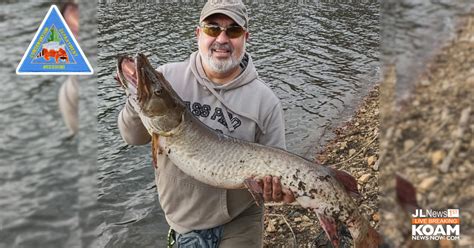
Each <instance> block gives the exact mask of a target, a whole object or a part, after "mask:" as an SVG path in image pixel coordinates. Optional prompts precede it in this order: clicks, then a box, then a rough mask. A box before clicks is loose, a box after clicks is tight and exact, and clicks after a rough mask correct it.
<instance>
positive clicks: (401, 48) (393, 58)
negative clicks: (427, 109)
mask: <svg viewBox="0 0 474 248" xmlns="http://www.w3.org/2000/svg"><path fill="white" fill-rule="evenodd" d="M473 8H474V2H473V1H472V0H458V1H449V0H430V1H426V0H403V1H399V0H389V1H385V2H384V5H383V7H382V10H383V15H382V20H383V26H384V29H383V30H382V32H383V43H382V51H383V57H382V58H383V60H384V63H385V64H394V65H395V66H396V76H397V83H396V99H397V101H398V102H400V101H403V100H405V99H407V98H408V97H409V96H410V92H411V90H412V89H413V87H414V83H415V80H416V79H417V76H418V75H419V74H420V73H421V72H422V71H423V70H424V69H425V65H426V63H427V61H429V60H430V59H431V58H432V57H433V56H434V55H435V53H436V52H437V51H438V50H439V48H440V47H441V46H442V45H443V44H445V43H446V42H447V41H448V40H450V39H452V38H453V36H454V31H455V28H456V26H457V22H458V19H459V17H460V16H462V15H464V14H466V13H468V12H470V11H471V12H472V11H473Z"/></svg>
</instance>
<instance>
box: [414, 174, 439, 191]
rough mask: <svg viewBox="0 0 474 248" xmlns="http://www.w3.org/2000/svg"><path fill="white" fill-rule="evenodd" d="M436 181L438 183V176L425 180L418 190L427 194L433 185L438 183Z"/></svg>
mask: <svg viewBox="0 0 474 248" xmlns="http://www.w3.org/2000/svg"><path fill="white" fill-rule="evenodd" d="M436 181H438V176H432V177H428V178H425V179H423V181H421V183H420V184H419V185H418V189H419V190H420V191H421V192H427V191H429V190H430V189H431V187H433V185H434V184H435V183H436Z"/></svg>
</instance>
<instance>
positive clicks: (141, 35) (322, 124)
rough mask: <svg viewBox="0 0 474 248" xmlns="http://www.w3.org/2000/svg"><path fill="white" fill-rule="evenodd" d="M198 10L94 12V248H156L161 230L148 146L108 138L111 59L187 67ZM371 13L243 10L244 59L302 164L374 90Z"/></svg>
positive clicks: (360, 9) (373, 9) (116, 101)
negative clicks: (277, 102) (263, 85)
mask: <svg viewBox="0 0 474 248" xmlns="http://www.w3.org/2000/svg"><path fill="white" fill-rule="evenodd" d="M201 5H202V4H195V3H192V2H191V3H188V4H186V5H184V4H178V3H166V4H162V5H158V4H120V3H117V4H99V11H98V18H99V19H98V23H99V27H98V28H99V43H98V46H99V67H98V68H97V73H98V77H99V86H98V87H99V93H98V94H99V95H98V96H99V104H98V130H99V136H98V139H99V152H98V154H99V155H98V157H99V160H98V161H99V166H98V167H99V172H98V173H99V191H100V196H99V202H100V203H101V207H103V208H104V212H103V218H104V219H105V220H106V221H105V222H104V223H103V229H102V235H101V236H100V237H99V240H100V241H99V242H98V243H100V244H103V245H104V246H105V247H138V246H140V247H162V246H164V245H165V240H164V239H165V236H166V232H167V230H168V226H167V225H166V222H165V221H164V216H163V213H162V211H161V210H160V208H159V203H158V201H157V196H156V188H155V187H154V181H153V179H154V174H153V168H152V165H151V158H150V147H149V145H147V146H143V147H134V146H128V145H126V144H125V143H124V142H123V140H122V138H121V137H120V134H119V132H118V129H117V124H116V120H117V116H118V113H119V111H120V109H121V108H122V106H123V104H124V101H125V97H124V93H123V92H122V91H121V90H119V88H118V86H117V83H116V82H115V80H114V78H113V75H114V71H115V64H116V56H117V54H124V53H125V54H134V53H136V52H143V53H145V54H146V55H148V56H149V57H150V60H151V62H152V64H154V66H158V65H159V64H163V63H168V62H174V61H182V60H185V59H187V58H188V57H189V54H190V53H192V52H193V51H195V50H197V46H196V40H195V37H194V30H195V27H196V26H197V24H198V23H197V20H198V19H199V12H200V11H199V10H200V8H201ZM379 7H380V6H379V5H378V4H365V5H360V4H359V5H324V4H313V5H297V4H293V3H281V4H277V5H271V4H253V5H250V6H249V15H250V17H251V20H250V40H249V43H248V51H249V52H250V54H251V55H252V57H253V59H254V62H255V65H256V67H257V71H258V72H259V75H260V77H261V78H262V79H263V80H264V81H265V82H267V84H268V85H269V86H270V87H271V88H272V89H273V90H274V92H275V93H276V94H277V96H278V97H279V98H280V99H281V101H282V104H283V107H284V111H285V119H286V127H287V129H286V138H287V146H288V149H289V150H290V151H292V152H295V153H297V154H300V155H303V156H306V157H308V158H309V159H312V158H313V157H312V156H314V151H315V150H316V149H317V148H319V146H320V145H322V144H323V143H324V142H325V141H324V140H325V138H327V137H329V136H327V134H328V133H330V129H331V128H333V127H335V126H337V125H338V124H339V123H340V122H341V121H343V120H347V118H348V117H349V116H350V115H351V114H352V111H353V110H354V107H355V106H356V104H357V103H358V102H359V101H360V99H361V98H362V97H363V96H364V95H365V94H366V93H367V91H368V89H370V88H371V87H372V86H373V85H374V84H375V82H376V81H377V80H378V77H379V67H380V64H379V61H378V57H379V35H378V33H379V22H378V19H379ZM282 16H284V18H282Z"/></svg>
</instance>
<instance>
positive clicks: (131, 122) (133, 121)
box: [117, 97, 151, 145]
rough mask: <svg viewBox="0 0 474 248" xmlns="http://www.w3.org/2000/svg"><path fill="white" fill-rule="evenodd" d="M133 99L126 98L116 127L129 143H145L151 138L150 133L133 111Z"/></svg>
mask: <svg viewBox="0 0 474 248" xmlns="http://www.w3.org/2000/svg"><path fill="white" fill-rule="evenodd" d="M133 101H134V100H133V99H131V97H128V98H127V102H126V103H125V105H124V107H123V109H122V111H120V114H119V116H118V120H117V121H118V128H119V130H120V135H122V138H123V140H124V141H125V142H126V143H127V144H129V145H145V144H147V143H148V142H150V140H151V136H150V134H148V131H147V130H146V128H145V126H143V123H142V120H141V119H140V117H139V116H138V113H137V112H136V111H135V109H134V107H133V105H134V104H135V105H136V103H133Z"/></svg>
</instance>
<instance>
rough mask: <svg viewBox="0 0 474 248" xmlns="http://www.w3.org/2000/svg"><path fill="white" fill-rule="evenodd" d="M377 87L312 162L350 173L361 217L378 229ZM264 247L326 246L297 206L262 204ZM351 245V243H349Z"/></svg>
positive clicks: (317, 228)
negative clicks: (354, 181) (354, 182)
mask: <svg viewBox="0 0 474 248" xmlns="http://www.w3.org/2000/svg"><path fill="white" fill-rule="evenodd" d="M378 104H379V86H378V84H376V85H375V86H374V87H373V88H372V90H370V91H369V93H368V94H367V95H366V97H365V98H364V99H363V100H362V101H361V103H360V104H359V105H358V106H357V107H356V108H355V109H357V111H356V112H355V113H354V115H353V116H352V118H351V119H350V120H348V121H346V122H345V123H343V124H342V126H340V127H338V128H335V129H333V130H331V131H332V133H333V134H334V135H335V137H334V138H333V139H331V140H330V141H329V142H328V143H326V144H325V145H324V146H323V149H321V151H319V152H318V153H317V154H316V156H315V161H317V162H318V163H320V164H323V165H328V166H331V167H334V168H337V169H341V170H345V171H347V172H349V173H350V174H351V175H353V176H354V178H355V179H356V180H357V182H358V189H359V191H360V193H361V194H362V197H361V198H360V199H358V200H356V203H357V204H358V205H360V206H361V207H360V208H359V209H360V211H361V213H363V215H364V216H365V217H366V218H367V219H368V220H369V221H370V223H371V226H372V227H376V228H377V227H378V223H379V221H380V214H379V213H378V206H377V202H378V168H377V167H376V166H378V165H376V161H377V158H378V151H379V146H378V144H379V142H378V133H379V129H378V128H379V108H378ZM264 224H265V226H264V242H263V243H264V247H301V246H304V247H312V246H313V245H315V244H316V243H315V242H317V245H319V246H321V245H326V243H325V242H328V241H327V238H326V237H325V234H323V233H322V229H321V227H320V226H319V223H318V218H317V216H316V214H315V213H313V212H310V211H308V210H306V209H304V208H302V207H301V206H299V205H293V204H290V205H283V204H265V221H264ZM348 242H350V241H348Z"/></svg>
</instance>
